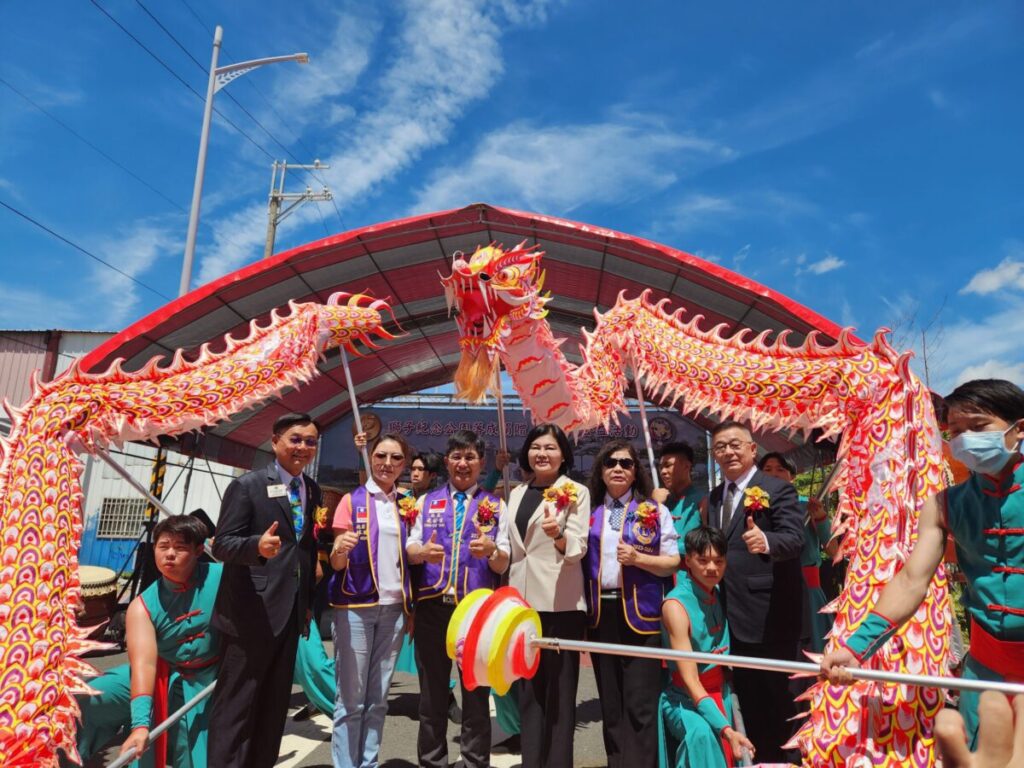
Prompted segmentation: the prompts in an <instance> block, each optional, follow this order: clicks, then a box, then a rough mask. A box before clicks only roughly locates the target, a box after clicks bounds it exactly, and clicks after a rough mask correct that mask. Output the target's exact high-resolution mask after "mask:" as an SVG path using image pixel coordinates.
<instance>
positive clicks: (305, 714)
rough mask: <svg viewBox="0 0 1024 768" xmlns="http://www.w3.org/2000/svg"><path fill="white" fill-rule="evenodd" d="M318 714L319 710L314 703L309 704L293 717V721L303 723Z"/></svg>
mask: <svg viewBox="0 0 1024 768" xmlns="http://www.w3.org/2000/svg"><path fill="white" fill-rule="evenodd" d="M316 713H317V708H316V707H314V706H313V704H312V703H307V704H305V706H303V707H302V708H301V709H300V710H299V711H298V712H296V713H295V714H294V715H292V720H294V721H295V722H296V723H301V722H302V721H303V720H309V718H311V717H312V716H313V715H315V714H316Z"/></svg>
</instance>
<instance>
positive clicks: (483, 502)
mask: <svg viewBox="0 0 1024 768" xmlns="http://www.w3.org/2000/svg"><path fill="white" fill-rule="evenodd" d="M497 519H498V505H497V504H495V503H494V502H493V501H491V500H490V499H480V503H479V504H477V505H476V524H477V525H478V526H479V527H480V528H489V527H490V526H492V525H494V521H495V520H497Z"/></svg>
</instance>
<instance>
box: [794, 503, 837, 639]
mask: <svg viewBox="0 0 1024 768" xmlns="http://www.w3.org/2000/svg"><path fill="white" fill-rule="evenodd" d="M800 502H801V504H800V506H801V507H803V508H804V510H805V511H806V509H807V498H806V497H801V498H800ZM831 538H832V524H831V523H830V522H829V519H828V515H826V516H825V517H824V519H822V520H820V521H817V522H816V521H814V520H812V519H811V517H810V515H808V517H807V523H806V524H805V525H804V547H803V549H802V550H800V567H801V569H802V570H803V575H804V586H805V587H806V590H805V594H806V596H807V605H806V610H807V615H806V616H805V619H806V630H807V631H806V634H807V635H808V637H809V639H810V643H809V645H808V648H809V649H810V650H812V651H814V652H815V653H823V652H824V650H825V636H826V635H827V634H828V633H829V632H830V631H831V630H832V615H831V614H828V613H822V612H821V609H822V608H824V607H825V606H826V605H827V604H828V598H826V597H825V591H824V590H823V589H822V588H821V550H822V548H823V547H824V546H825V545H826V544H828V542H829V539H831Z"/></svg>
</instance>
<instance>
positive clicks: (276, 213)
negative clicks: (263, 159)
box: [263, 160, 334, 259]
mask: <svg viewBox="0 0 1024 768" xmlns="http://www.w3.org/2000/svg"><path fill="white" fill-rule="evenodd" d="M330 167H331V166H329V165H321V164H320V161H319V160H314V161H313V164H312V165H288V162H287V161H284V162H280V163H279V162H277V160H275V161H274V166H273V168H274V169H273V172H272V173H271V176H270V205H269V206H268V208H267V245H266V247H265V248H264V249H263V258H265V259H268V258H270V257H271V256H272V255H273V254H274V240H275V239H276V237H277V225H278V224H280V223H281V222H282V221H284V220H285V219H286V218H287V217H288V215H289V214H290V213H291V212H292V211H294V210H295V209H296V208H297V207H298V206H300V205H301V204H302V203H307V202H319V201H321V200H332V199H334V195H332V194H331V191H330V190H329V189H328V188H327V187H324V189H323V192H314V191H313V190H312V189H311V188H310V187H308V186H307V187H306V190H305V191H304V192H285V191H284V177H285V174H286V173H287V172H288V169H289V168H297V169H299V170H303V171H321V170H325V169H327V168H330ZM279 171H280V174H279V173H278V172H279ZM284 202H289V203H291V204H290V205H289V206H288V207H286V208H284V209H283V210H282V208H281V204H282V203H284Z"/></svg>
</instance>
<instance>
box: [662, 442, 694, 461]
mask: <svg viewBox="0 0 1024 768" xmlns="http://www.w3.org/2000/svg"><path fill="white" fill-rule="evenodd" d="M666 456H682V457H684V458H685V459H686V460H687V461H689V462H690V463H691V464H693V463H694V461H695V458H694V453H693V448H691V447H690V444H689V443H665V445H664V447H663V448H662V449H661V453H660V454H658V461H661V460H662V459H664V458H665V457H666Z"/></svg>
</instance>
